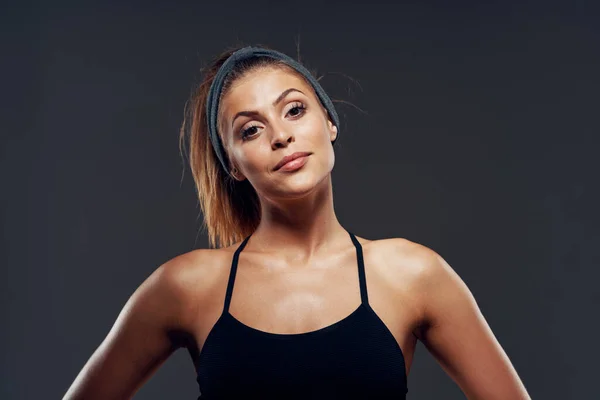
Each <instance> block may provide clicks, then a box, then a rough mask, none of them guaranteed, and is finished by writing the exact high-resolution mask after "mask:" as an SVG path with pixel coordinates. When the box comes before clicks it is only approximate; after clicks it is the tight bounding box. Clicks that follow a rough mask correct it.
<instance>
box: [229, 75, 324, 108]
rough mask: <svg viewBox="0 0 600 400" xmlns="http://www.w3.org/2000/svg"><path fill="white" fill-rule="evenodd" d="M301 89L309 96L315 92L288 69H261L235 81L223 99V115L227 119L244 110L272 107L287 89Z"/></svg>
mask: <svg viewBox="0 0 600 400" xmlns="http://www.w3.org/2000/svg"><path fill="white" fill-rule="evenodd" d="M289 88H295V89H299V90H301V91H302V92H304V94H306V95H307V96H312V95H313V90H312V87H311V85H310V84H308V83H307V82H306V81H305V80H304V79H303V78H301V77H300V76H298V75H297V74H296V73H294V72H292V71H289V70H287V69H280V68H261V69H258V70H256V71H252V72H250V73H248V74H247V75H245V76H243V77H241V78H240V79H238V80H237V81H235V82H234V83H233V84H232V85H231V87H230V88H229V90H228V91H227V93H226V94H225V96H224V97H223V98H222V99H221V106H220V110H221V114H222V116H223V117H225V118H227V117H229V116H231V115H232V114H233V113H236V112H238V111H242V110H244V111H245V110H257V109H259V108H261V107H265V106H267V105H270V104H271V103H272V102H273V100H275V99H276V98H277V97H278V96H279V95H280V94H281V92H283V91H284V90H286V89H289Z"/></svg>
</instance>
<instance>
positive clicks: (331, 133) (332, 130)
mask: <svg viewBox="0 0 600 400" xmlns="http://www.w3.org/2000/svg"><path fill="white" fill-rule="evenodd" d="M327 127H328V128H329V140H330V141H331V142H333V141H334V140H335V139H336V138H337V134H338V128H337V126H335V125H334V124H333V122H331V120H330V119H328V120H327Z"/></svg>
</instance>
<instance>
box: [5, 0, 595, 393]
mask: <svg viewBox="0 0 600 400" xmlns="http://www.w3.org/2000/svg"><path fill="white" fill-rule="evenodd" d="M238 3H239V4H234V3H231V2H227V1H218V2H211V3H207V2H189V3H185V2H178V3H176V2H173V1H170V2H162V3H158V2H155V3H153V4H149V3H148V2H146V3H142V2H140V3H138V4H134V3H127V4H123V3H122V2H113V3H108V2H103V3H90V2H72V3H71V4H67V3H62V2H56V1H54V2H20V3H18V4H7V3H4V4H3V11H2V12H1V13H0V14H1V17H0V18H1V20H0V22H1V23H0V26H1V30H2V39H1V40H2V43H3V44H2V49H3V50H2V67H1V68H2V74H1V75H0V79H1V81H0V83H1V88H2V89H1V90H0V91H1V92H2V107H1V111H0V115H1V117H2V126H1V132H2V147H1V158H0V174H1V175H0V178H1V182H2V186H1V196H0V200H1V202H2V204H1V210H2V214H1V216H2V228H3V240H2V248H1V256H2V259H1V260H2V275H1V278H0V282H1V283H0V293H1V299H2V319H1V321H2V322H1V325H2V328H1V329H0V335H1V336H0V340H1V342H2V355H3V356H2V364H1V370H0V376H1V377H2V381H1V386H0V398H2V399H34V398H52V399H54V398H59V397H61V396H62V395H63V394H64V392H65V391H66V390H67V388H68V386H69V385H70V384H71V382H72V381H73V379H74V378H75V376H76V375H77V373H78V372H79V370H80V369H81V368H82V367H83V365H84V363H85V362H86V361H87V359H88V358H89V357H90V356H91V354H92V352H93V351H94V350H95V349H96V347H97V346H98V345H99V344H100V342H101V341H102V339H103V338H104V337H105V335H106V334H107V333H108V331H109V329H110V327H111V326H112V324H113V322H114V320H115V318H116V316H117V314H118V313H119V311H120V309H121V307H122V306H123V305H124V303H125V302H126V301H127V299H128V297H129V296H130V295H131V293H132V292H133V291H134V290H135V289H136V287H137V286H138V285H139V284H140V283H141V282H142V281H143V280H144V279H145V278H146V277H147V276H148V275H149V274H150V273H151V272H152V271H153V270H154V269H155V268H156V267H157V266H159V265H160V264H162V263H163V262H165V261H166V260H168V259H170V258H172V257H174V256H176V255H178V254H181V253H183V252H187V251H189V250H191V249H193V248H198V247H206V246H207V240H206V236H205V235H204V234H203V233H200V234H199V233H198V230H199V229H200V225H201V216H200V215H199V208H198V205H197V201H196V198H195V193H194V188H193V183H192V180H191V177H190V173H189V170H188V169H187V167H185V172H184V166H183V165H182V161H181V159H180V156H179V153H178V151H179V150H178V142H177V140H178V139H177V135H178V129H179V125H180V123H181V121H182V116H183V106H184V103H185V101H186V100H187V98H188V95H189V93H190V90H191V88H192V85H193V84H194V82H195V81H197V79H198V78H199V74H198V71H199V68H200V67H201V66H203V65H204V64H205V63H206V62H208V61H209V60H210V59H211V58H212V57H213V56H214V55H216V54H217V53H219V52H220V51H222V50H223V49H224V48H225V47H227V46H230V45H234V44H236V43H237V42H238V41H241V42H242V43H244V44H267V45H270V46H272V47H274V48H276V49H279V50H281V51H284V52H287V53H290V54H295V48H296V42H297V41H298V38H299V40H300V51H301V56H302V59H303V61H305V62H306V63H307V65H308V66H309V67H311V68H315V69H317V70H318V72H319V73H321V74H323V73H328V74H327V76H326V77H325V78H324V80H323V81H322V82H323V85H324V86H325V88H326V90H328V91H329V92H330V94H331V96H332V97H334V98H336V99H341V100H345V101H349V102H351V103H353V104H354V105H356V106H357V107H360V108H361V109H362V110H364V113H363V112H360V111H357V110H356V109H355V108H353V107H351V106H348V105H338V110H339V112H340V114H341V117H342V127H341V136H340V140H339V141H338V143H337V145H336V146H337V147H336V156H337V160H336V166H335V169H334V173H333V175H334V177H333V179H334V191H335V200H336V203H335V204H336V211H337V213H338V217H339V218H340V221H341V222H342V224H343V225H344V226H345V227H347V228H348V229H351V230H353V231H354V232H355V233H356V234H358V235H361V236H364V237H367V238H369V239H378V238H384V237H392V236H397V237H406V238H408V239H410V240H413V241H416V242H419V243H422V244H424V245H426V246H429V247H431V248H432V249H434V250H436V251H437V252H438V253H440V254H441V255H442V256H443V257H444V258H445V259H446V260H447V261H448V262H449V263H450V264H451V265H452V266H453V267H454V269H455V270H456V271H457V272H458V273H459V275H460V276H461V277H462V278H463V279H464V281H465V282H466V283H467V285H468V286H469V287H470V289H471V290H472V292H473V294H474V295H475V297H476V299H477V301H478V304H479V306H480V307H481V309H482V311H483V313H484V315H485V317H486V318H487V320H488V322H489V324H490V325H491V327H492V329H493V331H494V333H495V334H496V336H497V338H498V340H499V341H500V343H501V345H502V346H503V347H504V349H505V350H506V352H507V354H508V355H509V357H510V358H511V360H512V362H513V364H514V365H515V367H516V369H517V371H518V373H519V374H520V376H521V378H522V379H523V381H524V383H525V385H526V387H527V388H528V390H529V392H530V393H531V395H532V396H533V398H535V399H587V398H592V397H594V396H595V395H596V394H597V373H598V364H597V358H598V350H599V349H598V344H597V342H596V340H597V339H594V337H598V336H599V334H600V329H598V328H599V323H598V316H597V309H598V305H599V302H600V296H599V290H598V271H597V267H598V264H599V259H600V257H599V255H598V248H599V247H600V235H599V226H600V224H599V223H598V222H599V212H598V208H597V207H598V204H600V201H599V200H600V196H599V188H598V170H599V166H600V165H599V164H600V163H599V162H598V151H599V147H598V142H599V141H598V139H597V135H598V132H599V129H598V128H599V123H598V109H599V101H598V94H599V93H600V79H599V77H598V71H600V51H599V50H600V49H599V44H600V28H599V26H600V23H599V21H600V18H599V17H600V13H598V8H597V7H594V8H592V6H591V3H592V2H589V3H586V2H582V1H579V2H578V1H564V2H562V3H558V2H554V3H553V2H548V1H544V2H542V1H540V2H537V3H534V2H497V3H490V2H473V3H472V4H468V3H464V2H439V3H431V2H430V3H424V2H414V3H412V4H403V5H384V4H376V2H372V1H371V2H365V4H348V3H347V2H342V1H339V2H337V3H336V2H334V3H328V4H325V3H323V2H320V3H313V2H305V1H302V0H300V1H287V2H277V3H276V4H275V5H273V4H271V5H270V6H268V7H266V6H265V5H263V4H258V3H256V2H250V1H248V2H238ZM343 75H348V76H350V77H351V78H352V80H351V79H348V78H344V77H343ZM353 80H354V81H356V82H357V83H354V82H353ZM182 175H183V176H182ZM196 397H197V386H196V382H195V374H194V369H193V365H192V362H191V360H190V359H189V356H188V354H187V352H186V351H185V350H180V351H178V352H177V353H175V354H174V356H173V357H172V358H170V359H169V360H168V361H167V363H166V364H165V365H164V366H163V367H162V368H161V369H160V370H159V371H158V372H157V373H156V375H154V377H152V378H151V380H150V381H149V382H148V383H147V384H146V385H145V386H144V387H143V388H142V389H141V390H140V391H139V393H138V395H137V396H136V398H138V399H165V398H177V399H184V398H188V399H190V398H196ZM408 398H409V399H412V400H417V399H461V398H464V396H463V395H462V393H461V392H460V390H459V389H458V387H457V386H456V385H455V384H454V383H453V382H452V380H450V379H449V378H448V377H447V376H446V375H445V373H444V372H443V370H442V369H441V368H440V367H439V366H438V364H437V363H436V362H435V360H434V359H433V358H432V357H431V356H430V355H429V353H428V352H427V350H426V349H425V348H424V347H423V346H422V345H421V344H420V343H419V345H418V347H417V350H416V354H415V360H414V364H413V367H412V370H411V373H410V376H409V396H408Z"/></svg>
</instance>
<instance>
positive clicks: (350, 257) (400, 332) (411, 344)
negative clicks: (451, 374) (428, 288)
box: [194, 251, 419, 373]
mask: <svg viewBox="0 0 600 400" xmlns="http://www.w3.org/2000/svg"><path fill="white" fill-rule="evenodd" d="M364 265H365V268H364V277H363V279H361V277H360V274H359V268H358V266H357V259H356V257H355V254H353V252H348V254H343V255H340V256H338V257H335V258H331V259H328V260H322V261H321V262H316V263H313V264H311V265H310V266H309V267H298V268H289V266H288V267H284V266H282V265H281V264H278V263H277V262H274V261H269V260H265V259H260V258H256V257H252V256H247V257H243V254H242V256H241V257H240V259H239V264H238V267H237V271H236V272H235V276H234V280H233V285H232V290H231V299H230V307H229V310H228V315H227V317H228V318H229V322H231V323H233V324H235V325H238V328H240V329H242V330H244V328H246V329H248V332H262V333H265V334H267V335H268V334H274V335H298V334H307V333H311V332H317V331H322V330H325V329H326V328H328V327H332V326H336V325H340V324H343V323H344V321H346V322H348V321H351V320H352V319H353V318H355V317H356V313H357V311H359V308H360V307H361V305H364V304H363V303H364V301H363V300H365V299H368V300H367V301H368V307H369V310H371V311H372V312H373V315H370V316H369V317H368V318H371V317H373V318H378V319H379V321H375V320H371V321H375V322H374V323H381V324H382V326H384V328H385V329H386V330H387V331H388V333H389V334H390V337H391V338H393V340H394V341H395V342H396V343H397V345H398V346H399V347H400V349H401V350H402V352H403V355H404V359H405V363H406V369H407V373H408V370H409V369H410V365H411V364H412V356H413V353H414V348H415V344H416V337H415V336H414V335H413V334H412V332H413V330H414V329H415V328H416V327H417V326H418V323H419V321H418V313H417V305H416V304H414V300H413V298H414V297H413V296H411V287H410V281H409V280H408V279H407V280H404V281H403V280H402V273H401V271H397V270H393V269H392V268H390V266H389V265H387V264H386V263H385V261H384V260H382V259H381V257H376V256H375V257H372V256H371V254H370V253H369V252H368V251H366V252H365V253H364ZM229 272H230V271H229V270H228V268H223V273H222V274H220V276H219V277H218V279H216V281H215V284H214V287H213V290H211V294H210V296H207V297H206V299H207V300H206V304H204V305H203V307H202V310H203V312H202V313H201V315H199V316H198V323H197V324H196V327H195V332H194V337H195V339H196V342H197V343H198V353H199V354H200V353H201V352H202V348H203V345H204V344H205V342H206V339H207V337H208V335H209V334H210V332H211V331H212V330H213V327H214V326H215V324H216V323H217V321H218V320H219V318H222V314H223V311H224V310H223V306H224V301H225V295H226V289H227V286H228V285H227V284H228V282H229V280H230V273H229ZM361 281H362V282H364V283H363V285H362V286H363V287H362V289H363V290H364V291H363V290H361ZM365 315H367V314H365ZM307 336H309V335H307Z"/></svg>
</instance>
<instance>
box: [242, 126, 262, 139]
mask: <svg viewBox="0 0 600 400" xmlns="http://www.w3.org/2000/svg"><path fill="white" fill-rule="evenodd" d="M257 128H258V125H251V126H249V127H247V128H246V129H242V132H241V136H242V140H247V139H248V137H249V136H252V135H254V134H256V132H257Z"/></svg>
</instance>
